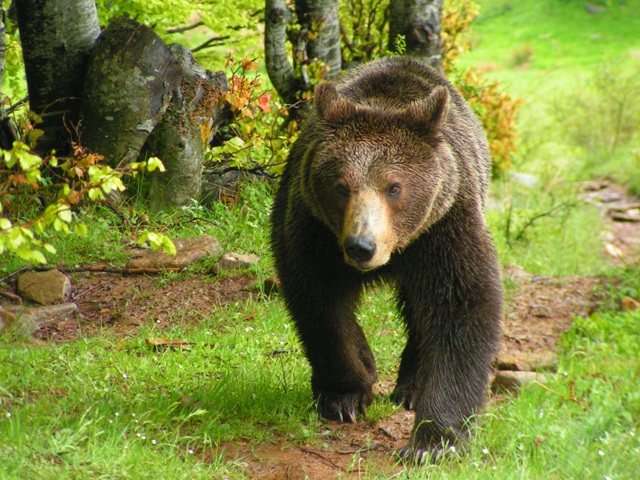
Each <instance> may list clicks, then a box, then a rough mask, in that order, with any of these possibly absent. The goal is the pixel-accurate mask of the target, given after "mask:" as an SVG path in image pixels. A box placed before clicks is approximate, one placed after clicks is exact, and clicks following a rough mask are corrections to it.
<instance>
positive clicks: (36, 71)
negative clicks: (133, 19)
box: [15, 0, 100, 155]
mask: <svg viewBox="0 0 640 480" xmlns="http://www.w3.org/2000/svg"><path fill="white" fill-rule="evenodd" d="M15 6H16V11H17V17H18V28H19V30H20V39H21V42H22V51H23V56H24V64H25V73H26V77H27V85H28V90H29V105H30V108H31V110H33V111H34V112H36V113H37V114H39V115H41V116H42V120H43V122H42V124H41V125H39V126H38V127H39V128H41V129H42V130H43V131H44V135H42V137H40V139H39V140H38V144H37V151H38V153H39V154H40V155H47V154H49V153H50V152H51V150H53V149H55V150H57V151H58V152H60V151H64V150H65V149H66V148H67V146H68V145H69V139H70V135H69V130H72V128H73V126H74V125H75V124H76V123H77V121H78V106H79V98H80V96H81V94H82V85H83V81H84V72H85V66H86V61H87V56H88V52H89V50H90V49H91V47H92V46H93V44H94V43H95V41H96V38H97V37H98V35H99V34H100V25H99V23H98V14H97V11H96V5H95V1H94V0H73V1H68V0H15Z"/></svg>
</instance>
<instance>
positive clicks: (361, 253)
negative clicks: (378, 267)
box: [344, 236, 376, 262]
mask: <svg viewBox="0 0 640 480" xmlns="http://www.w3.org/2000/svg"><path fill="white" fill-rule="evenodd" d="M344 251H345V252H346V253H347V255H348V256H349V258H350V259H351V260H354V261H356V262H368V261H369V260H371V259H372V258H373V254H374V253H375V252H376V242H375V241H374V240H373V238H371V237H368V236H367V237H355V236H349V237H347V238H346V240H345V241H344Z"/></svg>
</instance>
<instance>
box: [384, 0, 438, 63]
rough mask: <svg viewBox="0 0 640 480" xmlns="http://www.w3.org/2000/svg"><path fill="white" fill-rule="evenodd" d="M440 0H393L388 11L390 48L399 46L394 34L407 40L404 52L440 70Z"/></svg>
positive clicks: (393, 49)
mask: <svg viewBox="0 0 640 480" xmlns="http://www.w3.org/2000/svg"><path fill="white" fill-rule="evenodd" d="M441 22H442V0H393V1H392V2H391V8H390V12H389V50H391V51H392V52H395V51H397V50H398V45H397V38H398V35H402V36H403V37H404V39H405V42H406V54H407V55H411V56H414V57H418V58H421V59H422V60H424V61H425V62H426V63H427V64H428V65H430V66H431V67H433V68H435V69H436V70H440V71H441V70H442V40H441Z"/></svg>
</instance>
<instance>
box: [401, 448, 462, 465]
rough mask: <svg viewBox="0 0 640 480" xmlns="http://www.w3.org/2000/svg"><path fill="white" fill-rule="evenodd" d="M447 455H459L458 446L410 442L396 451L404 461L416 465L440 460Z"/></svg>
mask: <svg viewBox="0 0 640 480" xmlns="http://www.w3.org/2000/svg"><path fill="white" fill-rule="evenodd" d="M445 455H447V456H449V455H457V452H456V447H455V446H453V445H449V444H446V443H439V444H434V445H424V446H422V447H419V446H415V445H412V444H409V445H406V446H404V447H402V448H401V449H400V450H398V451H397V452H396V456H398V457H399V458H400V459H401V460H402V461H403V462H406V463H414V464H416V465H426V464H428V463H435V462H438V461H439V460H441V459H442V458H443V457H444V456H445Z"/></svg>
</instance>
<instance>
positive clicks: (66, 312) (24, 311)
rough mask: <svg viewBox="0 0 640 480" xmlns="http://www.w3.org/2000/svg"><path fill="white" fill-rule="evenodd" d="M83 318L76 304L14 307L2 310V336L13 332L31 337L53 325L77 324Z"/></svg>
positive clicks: (0, 311)
mask: <svg viewBox="0 0 640 480" xmlns="http://www.w3.org/2000/svg"><path fill="white" fill-rule="evenodd" d="M80 318H82V314H81V313H80V311H79V310H78V306H77V305H76V304H75V303H61V304H58V305H48V306H45V307H32V308H29V307H27V308H25V307H22V306H21V307H14V308H11V309H9V310H1V309H0V335H2V334H4V333H8V332H11V331H14V332H17V333H20V334H23V335H31V334H32V333H33V332H35V331H36V330H39V329H41V328H42V327H45V326H47V325H51V324H52V323H60V322H65V321H66V322H68V321H73V322H77V321H78V320H79V319H80Z"/></svg>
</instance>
